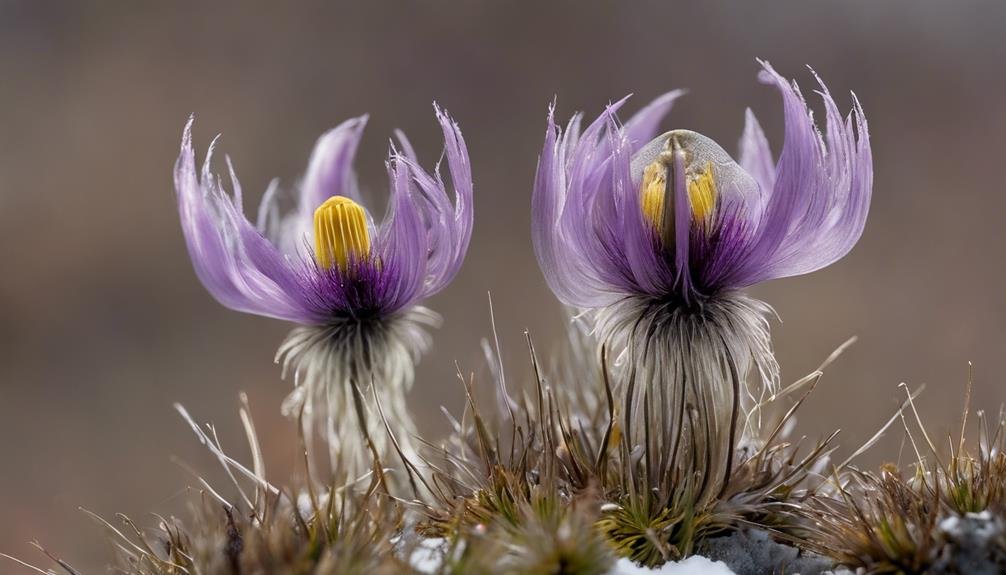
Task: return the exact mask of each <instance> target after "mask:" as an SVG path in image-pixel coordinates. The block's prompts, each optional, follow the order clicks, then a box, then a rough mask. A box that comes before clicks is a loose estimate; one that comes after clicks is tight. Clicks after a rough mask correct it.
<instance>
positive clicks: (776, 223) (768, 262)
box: [736, 63, 873, 287]
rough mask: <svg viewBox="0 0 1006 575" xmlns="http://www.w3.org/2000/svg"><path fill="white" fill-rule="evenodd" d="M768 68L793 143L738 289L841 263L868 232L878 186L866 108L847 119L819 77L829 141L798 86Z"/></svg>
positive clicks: (787, 146) (764, 75) (786, 146)
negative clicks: (870, 211) (781, 101)
mask: <svg viewBox="0 0 1006 575" xmlns="http://www.w3.org/2000/svg"><path fill="white" fill-rule="evenodd" d="M762 65H763V68H764V69H763V71H762V72H761V74H760V76H759V77H760V78H761V80H762V82H764V83H766V84H770V85H773V86H775V87H776V88H777V89H778V90H779V92H780V93H781V94H782V97H783V109H784V114H785V123H786V127H785V141H784V143H783V149H782V153H781V155H780V157H779V163H778V166H777V168H776V177H775V183H774V186H773V188H772V193H771V195H770V197H769V198H768V199H767V201H766V205H765V215H764V218H763V221H762V223H761V225H760V226H759V231H758V236H759V237H758V240H757V243H756V245H755V246H754V248H753V249H752V251H751V254H750V256H749V257H748V258H747V261H746V262H745V263H744V265H743V269H740V270H738V273H737V279H736V281H737V282H738V283H739V285H738V287H741V286H743V285H750V284H753V283H757V282H760V281H764V280H767V279H772V278H780V277H788V276H795V275H800V274H805V273H809V272H812V271H815V270H818V269H821V268H823V267H825V266H828V265H830V264H832V263H834V262H835V261H837V260H839V259H841V258H842V257H843V256H845V254H847V253H848V252H849V251H850V250H851V249H852V247H853V246H854V245H855V244H856V242H857V241H858V240H859V237H860V235H861V234H862V231H863V227H864V226H865V224H866V215H867V212H868V211H869V205H870V196H871V194H872V188H873V160H872V154H871V150H870V139H869V130H868V128H867V124H866V119H865V117H864V115H863V111H862V107H861V106H860V105H859V102H858V101H857V102H856V103H855V105H854V108H853V111H852V113H851V114H850V115H849V117H848V118H847V119H845V120H843V118H842V116H841V114H840V113H839V112H838V106H837V105H836V104H835V101H834V99H832V97H831V94H830V93H829V92H828V90H827V87H825V85H824V84H823V83H822V82H821V81H820V78H818V83H819V84H820V87H821V91H820V92H819V95H820V96H821V99H822V100H823V102H824V107H825V112H826V120H827V125H826V130H825V136H824V137H822V136H821V134H820V132H819V131H818V130H817V127H816V126H815V124H814V121H813V117H812V114H811V111H810V110H809V108H808V107H807V104H806V102H805V101H804V99H803V97H802V96H801V95H800V92H799V91H798V90H797V88H796V86H795V84H791V83H790V82H788V81H787V80H785V79H784V78H783V77H782V76H780V75H779V74H778V73H777V72H776V71H775V70H773V69H772V67H771V66H769V65H768V63H763V64H762Z"/></svg>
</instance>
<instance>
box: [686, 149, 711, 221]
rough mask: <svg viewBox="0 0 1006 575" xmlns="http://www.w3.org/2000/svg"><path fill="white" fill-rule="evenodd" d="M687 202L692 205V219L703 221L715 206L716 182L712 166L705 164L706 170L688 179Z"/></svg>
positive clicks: (708, 163)
mask: <svg viewBox="0 0 1006 575" xmlns="http://www.w3.org/2000/svg"><path fill="white" fill-rule="evenodd" d="M688 201H689V202H690V203H691V205H692V218H694V219H695V220H699V221H701V220H705V219H706V217H708V216H709V214H711V213H712V212H713V207H715V206H716V180H714V179H713V164H712V162H707V163H706V169H704V170H702V171H701V172H699V173H698V174H695V175H694V176H689V177H688Z"/></svg>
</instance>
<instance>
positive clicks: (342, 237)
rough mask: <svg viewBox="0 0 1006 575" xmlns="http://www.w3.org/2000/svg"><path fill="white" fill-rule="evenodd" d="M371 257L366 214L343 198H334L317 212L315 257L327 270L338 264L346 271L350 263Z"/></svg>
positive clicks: (358, 205)
mask: <svg viewBox="0 0 1006 575" xmlns="http://www.w3.org/2000/svg"><path fill="white" fill-rule="evenodd" d="M369 255H370V233H369V232H368V231H367V212H366V211H364V209H363V206H361V205H360V204H358V203H356V202H354V201H353V200H351V199H349V198H346V197H343V196H332V197H331V198H328V199H327V200H325V203H323V204H321V205H320V206H318V209H317V210H315V211H314V257H315V259H316V260H317V261H318V265H320V266H321V267H322V268H324V269H332V267H333V266H336V265H338V266H339V269H340V270H342V271H343V272H345V271H346V270H347V269H348V268H349V263H350V262H351V261H360V260H362V259H365V258H366V257H367V256H369Z"/></svg>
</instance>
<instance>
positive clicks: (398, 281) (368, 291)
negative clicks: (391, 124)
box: [175, 108, 472, 325]
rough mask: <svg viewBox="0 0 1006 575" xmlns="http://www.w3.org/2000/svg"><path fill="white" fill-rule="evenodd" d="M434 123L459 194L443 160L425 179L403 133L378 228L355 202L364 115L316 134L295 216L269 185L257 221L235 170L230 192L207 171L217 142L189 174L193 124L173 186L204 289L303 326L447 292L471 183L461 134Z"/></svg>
mask: <svg viewBox="0 0 1006 575" xmlns="http://www.w3.org/2000/svg"><path fill="white" fill-rule="evenodd" d="M437 120H438V121H439V122H440V126H441V128H442V130H443V133H444V140H445V152H446V154H445V155H446V158H447V165H448V168H449V171H450V174H451V181H452V182H453V184H454V188H455V194H456V199H455V200H454V201H453V202H452V201H451V198H450V197H449V195H448V192H447V187H446V185H445V184H444V182H443V180H442V179H441V177H440V171H439V166H438V167H437V169H435V170H434V171H433V173H432V174H431V173H429V172H427V171H426V170H424V169H423V168H422V167H421V166H420V165H419V163H418V161H417V160H416V157H415V154H414V152H413V150H412V147H411V146H410V145H409V142H408V140H406V139H405V137H404V135H402V134H399V135H398V136H399V144H400V147H401V148H400V150H398V149H393V150H392V152H391V155H390V158H389V160H388V162H387V166H388V175H389V179H390V181H391V198H390V201H389V203H388V210H387V214H386V215H385V217H384V220H383V221H382V222H381V223H380V224H379V225H375V224H374V222H373V221H372V220H371V218H370V216H369V214H367V213H366V212H365V211H364V209H363V208H362V207H361V204H362V203H363V201H362V199H361V198H360V193H359V190H358V189H357V185H356V177H355V175H354V172H353V169H352V163H353V158H354V156H355V154H356V149H357V145H358V143H359V141H360V137H361V136H362V133H363V128H364V126H365V125H366V122H367V118H366V117H360V118H355V119H352V120H348V121H346V122H344V123H343V124H341V125H339V126H338V127H336V128H334V129H332V130H331V131H329V132H327V133H326V134H324V135H323V136H322V137H321V138H320V139H319V140H318V143H317V145H316V146H315V149H314V152H313V153H312V155H311V160H310V163H309V165H308V169H307V174H306V176H305V177H304V180H303V182H302V183H301V185H300V186H299V191H298V193H297V198H296V202H297V206H296V208H295V209H294V211H293V212H292V213H291V214H288V215H285V216H283V215H281V214H280V213H279V212H278V198H277V196H278V195H279V194H278V188H277V187H276V186H275V185H273V186H271V187H270V188H269V191H268V192H267V193H266V195H265V197H264V198H263V200H262V205H261V207H260V208H259V215H258V222H257V224H252V223H251V222H250V221H248V219H247V218H246V217H245V216H244V214H243V207H242V199H241V186H240V185H239V183H238V181H237V178H236V176H235V174H234V170H233V168H231V169H230V180H231V186H232V188H233V195H229V194H228V193H227V192H226V191H225V188H224V184H223V182H222V180H221V179H220V178H218V177H217V176H215V175H214V174H213V173H212V172H211V171H210V170H211V168H210V163H211V159H212V155H213V146H212V145H211V147H210V151H209V152H208V153H207V155H206V160H205V161H204V163H203V166H202V170H201V171H199V170H197V169H196V159H195V153H194V151H193V149H192V135H191V127H192V122H191V121H190V122H189V124H188V125H187V126H186V127H185V133H184V135H183V137H182V150H181V156H180V157H179V158H178V163H177V164H176V166H175V189H176V190H177V192H178V210H179V213H180V215H181V221H182V230H183V231H184V233H185V241H186V244H187V245H188V248H189V254H190V255H191V257H192V264H193V266H194V267H195V270H196V274H197V275H198V276H199V279H200V280H202V282H203V285H205V286H206V289H208V290H209V291H210V293H211V294H213V296H214V297H215V298H217V300H218V301H219V302H220V303H222V304H223V305H225V306H227V307H229V308H231V309H234V310H237V311H243V312H247V313H253V314H257V315H263V316H268V317H274V318H279V319H285V320H289V321H293V322H297V323H300V324H306V325H327V324H329V323H330V322H331V321H333V319H335V320H341V319H343V318H346V317H358V318H370V317H386V316H389V315H391V314H394V313H395V312H398V311H400V310H403V309H405V308H407V307H409V306H411V305H413V304H415V303H417V302H419V301H421V300H423V299H424V298H426V297H428V296H430V295H432V294H434V293H436V292H438V291H440V290H441V289H443V288H444V287H445V286H446V285H447V284H448V283H450V281H451V279H453V277H454V276H455V275H456V274H457V272H458V269H459V268H460V267H461V262H462V260H463V259H464V255H465V251H466V250H467V248H468V241H469V238H470V237H471V230H472V183H471V168H470V166H469V162H468V151H467V149H466V148H465V142H464V139H463V138H462V136H461V131H460V129H459V128H458V126H457V124H456V123H455V122H454V121H453V120H451V118H450V117H448V116H447V114H446V113H444V112H442V111H441V110H440V109H439V108H438V109H437ZM229 164H230V162H229V160H228V166H229V167H230V165H229ZM326 201H327V202H329V204H327V205H326V206H325V208H322V206H323V204H325V203H326ZM333 204H340V206H336V207H335V208H333V207H332V206H333ZM336 208H338V209H336ZM333 226H334V227H333ZM315 230H322V232H324V231H325V230H333V231H334V232H335V233H333V234H324V233H322V234H320V235H319V234H315ZM354 234H355V235H356V236H357V243H354V242H353V239H352V236H353V235H354ZM347 237H348V241H347ZM364 247H366V249H365V250H364V249H363V248H364ZM332 260H336V261H337V262H341V263H339V265H333V262H332Z"/></svg>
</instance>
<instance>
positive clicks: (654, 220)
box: [640, 159, 716, 237]
mask: <svg viewBox="0 0 1006 575" xmlns="http://www.w3.org/2000/svg"><path fill="white" fill-rule="evenodd" d="M667 176H668V169H667V165H666V164H665V160H664V159H658V160H656V161H654V162H653V163H651V164H650V165H648V166H646V168H645V169H644V170H643V183H642V185H641V186H640V192H641V193H642V198H641V204H642V208H643V216H645V217H646V219H647V221H649V222H650V224H651V225H652V226H653V227H654V229H655V230H656V231H657V234H658V235H660V236H661V237H663V233H664V203H665V199H667V200H670V198H666V197H665V196H666V189H667ZM686 181H687V185H688V203H689V204H690V205H691V210H692V219H693V220H694V221H705V220H706V219H707V218H708V217H709V215H710V214H712V212H713V208H714V207H716V180H714V179H713V165H712V162H709V163H707V164H706V167H705V169H704V170H702V171H700V172H698V173H697V174H690V175H688V176H687V178H686ZM671 201H673V200H671Z"/></svg>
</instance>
